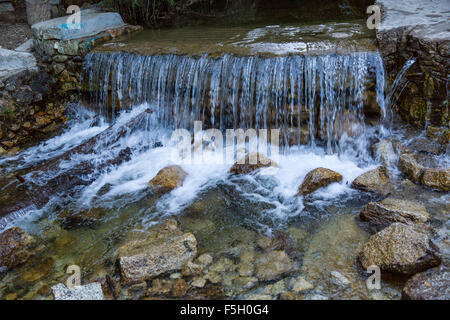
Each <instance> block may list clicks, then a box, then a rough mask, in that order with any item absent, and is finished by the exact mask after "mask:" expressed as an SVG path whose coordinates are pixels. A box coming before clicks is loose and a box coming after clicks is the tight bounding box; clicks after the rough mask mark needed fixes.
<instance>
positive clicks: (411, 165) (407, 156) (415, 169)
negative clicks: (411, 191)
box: [398, 153, 424, 182]
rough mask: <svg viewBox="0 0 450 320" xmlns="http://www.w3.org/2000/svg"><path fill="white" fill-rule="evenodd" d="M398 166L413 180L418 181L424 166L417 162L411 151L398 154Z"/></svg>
mask: <svg viewBox="0 0 450 320" xmlns="http://www.w3.org/2000/svg"><path fill="white" fill-rule="evenodd" d="M398 168H399V170H400V171H401V172H403V173H404V174H405V175H406V176H407V177H408V178H409V179H410V180H411V181H414V182H420V180H421V178H422V175H423V171H424V167H423V166H422V165H421V164H419V163H418V162H417V160H416V159H415V158H414V155H413V154H412V153H402V154H401V155H400V158H399V160H398Z"/></svg>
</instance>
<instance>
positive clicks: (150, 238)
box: [116, 220, 197, 283]
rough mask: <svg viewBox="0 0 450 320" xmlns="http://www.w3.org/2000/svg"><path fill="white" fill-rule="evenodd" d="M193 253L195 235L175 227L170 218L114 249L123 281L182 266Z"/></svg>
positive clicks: (134, 279)
mask: <svg viewBox="0 0 450 320" xmlns="http://www.w3.org/2000/svg"><path fill="white" fill-rule="evenodd" d="M196 255H197V240H196V238H195V236H194V235H193V234H191V233H183V232H181V231H180V230H178V228H177V225H176V222H175V221H173V220H168V221H167V222H166V223H164V224H163V225H161V226H157V227H155V228H154V229H153V230H151V232H150V233H149V234H148V235H147V237H144V238H142V237H141V238H138V239H136V240H132V241H130V242H129V243H126V244H125V245H123V246H122V247H120V248H119V249H118V250H117V252H116V257H118V260H119V266H120V273H121V278H122V281H124V282H125V283H136V282H140V281H144V280H149V279H151V278H154V277H156V276H158V275H160V274H162V273H166V272H170V271H177V270H181V269H182V267H183V265H184V264H185V263H186V262H187V261H190V260H193V259H194V258H195V256H196Z"/></svg>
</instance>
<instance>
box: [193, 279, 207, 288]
mask: <svg viewBox="0 0 450 320" xmlns="http://www.w3.org/2000/svg"><path fill="white" fill-rule="evenodd" d="M205 285H206V279H204V278H200V277H197V278H194V279H193V280H192V282H191V286H193V287H195V288H203V287H204V286H205Z"/></svg>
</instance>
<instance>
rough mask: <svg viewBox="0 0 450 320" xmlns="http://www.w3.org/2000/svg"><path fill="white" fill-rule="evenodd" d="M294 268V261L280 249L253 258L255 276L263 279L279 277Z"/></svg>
mask: <svg viewBox="0 0 450 320" xmlns="http://www.w3.org/2000/svg"><path fill="white" fill-rule="evenodd" d="M295 268H296V265H295V263H294V262H293V261H292V260H291V258H289V256H288V255H287V254H286V252H284V251H282V250H274V251H269V252H265V253H263V254H260V255H258V256H257V257H256V259H255V276H256V277H257V278H258V279H259V280H263V281H272V280H276V279H279V278H281V277H282V276H283V275H285V274H287V273H290V272H293V271H294V270H295Z"/></svg>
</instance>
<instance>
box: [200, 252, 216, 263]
mask: <svg viewBox="0 0 450 320" xmlns="http://www.w3.org/2000/svg"><path fill="white" fill-rule="evenodd" d="M197 262H198V263H199V264H201V265H203V266H209V265H210V264H211V263H212V262H213V257H212V255H210V254H209V253H204V254H202V255H200V256H199V257H198V258H197Z"/></svg>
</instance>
